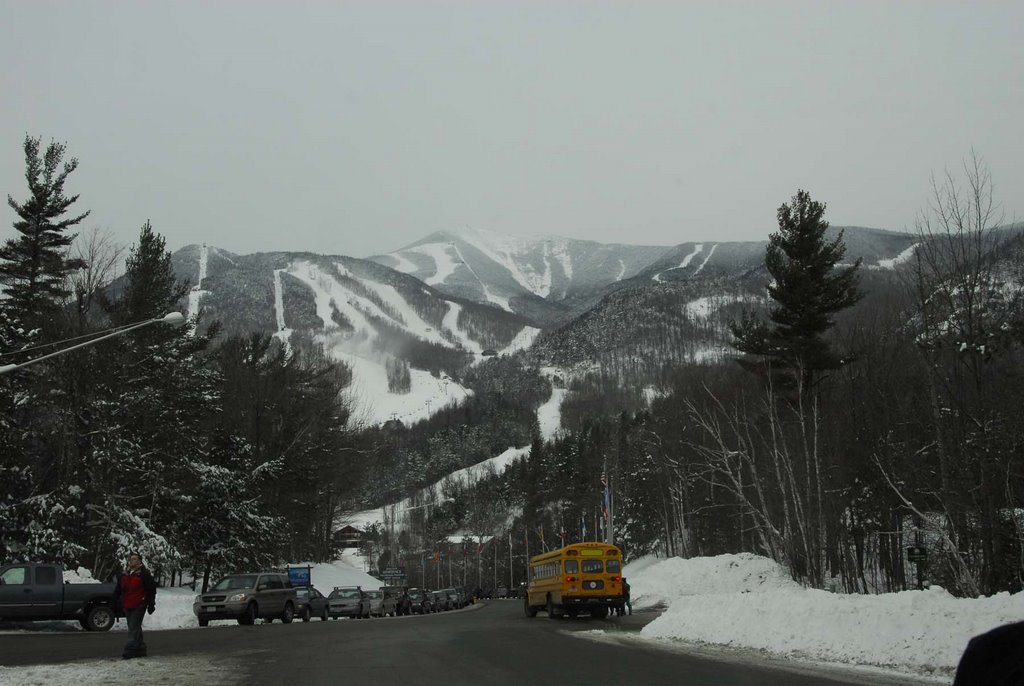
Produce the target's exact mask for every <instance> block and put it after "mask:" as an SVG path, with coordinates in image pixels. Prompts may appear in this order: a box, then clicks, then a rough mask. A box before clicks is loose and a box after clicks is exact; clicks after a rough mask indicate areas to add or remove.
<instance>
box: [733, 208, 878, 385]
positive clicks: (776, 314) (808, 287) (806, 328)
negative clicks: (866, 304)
mask: <svg viewBox="0 0 1024 686" xmlns="http://www.w3.org/2000/svg"><path fill="white" fill-rule="evenodd" d="M824 215H825V205H824V204H823V203H820V202H817V201H815V200H812V199H811V196H810V194H809V193H807V192H806V191H803V190H799V191H797V194H796V195H795V196H793V199H792V203H791V204H783V205H782V207H780V208H779V211H778V221H779V230H778V231H777V232H775V233H773V234H772V235H771V236H770V237H769V239H768V248H767V250H766V251H765V266H766V267H767V268H768V271H769V273H770V274H771V275H772V277H773V279H774V281H773V283H771V284H769V286H768V294H769V296H771V298H772V299H773V300H774V301H775V303H776V305H775V307H773V308H772V310H771V313H770V315H769V318H770V319H771V321H772V323H773V325H774V326H771V327H769V325H768V324H767V323H765V322H761V321H758V320H756V319H753V318H748V317H745V318H744V319H743V321H742V322H741V323H740V324H735V323H733V324H732V325H731V328H732V332H733V335H734V336H735V337H736V339H735V341H734V342H733V347H735V348H736V349H737V350H739V351H741V352H744V353H748V354H752V355H759V356H762V357H766V358H769V359H771V360H773V361H774V362H776V363H777V364H778V365H780V366H781V367H783V368H790V369H794V370H798V373H799V375H800V377H801V378H800V380H801V382H802V383H803V385H804V387H805V388H806V387H810V386H812V385H813V380H814V378H815V373H816V372H818V371H820V370H825V369H834V368H836V367H838V366H839V363H840V359H839V357H838V356H837V355H836V354H835V352H834V351H833V350H832V347H831V345H830V344H829V342H828V341H827V340H826V339H825V338H824V334H825V332H826V331H828V330H829V329H830V328H832V327H833V326H834V325H835V320H834V319H833V316H834V315H835V314H836V313H837V312H839V311H841V310H844V309H846V308H848V307H850V306H852V305H854V304H855V303H856V302H857V301H859V300H860V299H861V298H862V297H863V293H861V292H860V291H859V290H858V289H857V282H858V276H857V270H858V269H859V267H860V260H859V259H858V260H857V262H856V263H855V264H853V265H852V266H849V267H845V268H842V269H837V268H836V265H837V264H838V263H839V261H840V260H842V258H843V255H844V254H845V253H846V246H845V244H844V243H843V234H842V232H840V234H839V236H838V237H837V238H836V239H835V240H833V241H831V242H826V241H825V231H826V229H828V222H827V221H825V219H824Z"/></svg>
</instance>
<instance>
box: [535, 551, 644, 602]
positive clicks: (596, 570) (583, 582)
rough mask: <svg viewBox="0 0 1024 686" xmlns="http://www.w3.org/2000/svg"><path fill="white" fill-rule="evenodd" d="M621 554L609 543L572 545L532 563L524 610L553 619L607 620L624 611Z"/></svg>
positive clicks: (544, 555) (544, 554)
mask: <svg viewBox="0 0 1024 686" xmlns="http://www.w3.org/2000/svg"><path fill="white" fill-rule="evenodd" d="M623 602H624V598H623V595H622V551H621V550H619V549H618V547H616V546H614V545H610V544H608V543H597V542H592V543H573V544H572V545H567V546H565V547H564V548H559V549H558V550H552V551H551V552H547V553H543V554H541V555H537V556H536V557H533V558H531V559H530V581H529V584H528V585H527V587H526V597H525V599H524V601H523V603H524V604H523V610H524V611H525V612H526V616H527V617H534V616H536V614H537V612H538V611H540V610H544V611H546V612H547V613H548V616H549V617H551V618H555V617H560V616H562V615H563V614H564V615H568V616H570V617H575V616H576V615H577V614H578V613H580V612H589V613H590V615H591V616H592V617H607V616H608V612H609V611H610V610H615V609H618V608H621V607H622V605H623Z"/></svg>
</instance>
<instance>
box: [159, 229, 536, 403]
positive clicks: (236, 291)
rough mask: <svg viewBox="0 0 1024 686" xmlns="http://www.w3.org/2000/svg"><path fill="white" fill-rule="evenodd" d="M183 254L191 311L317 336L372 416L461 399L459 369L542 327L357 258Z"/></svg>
mask: <svg viewBox="0 0 1024 686" xmlns="http://www.w3.org/2000/svg"><path fill="white" fill-rule="evenodd" d="M173 262H174V265H175V269H176V271H177V273H178V275H179V278H182V279H185V280H188V281H189V282H190V283H191V284H192V285H193V286H192V291H191V292H190V294H189V296H188V302H187V310H188V311H187V314H188V316H190V317H192V316H199V317H200V326H206V325H209V324H210V323H211V322H213V321H215V320H216V321H219V322H220V323H221V324H222V326H223V327H224V329H225V330H226V332H227V333H229V334H231V333H236V334H243V335H247V334H250V333H252V332H264V333H271V334H273V336H274V337H275V338H277V339H278V340H279V341H280V342H281V344H282V345H284V346H286V347H291V346H293V345H301V344H302V343H303V342H305V341H314V342H316V343H319V344H321V345H322V346H323V348H324V350H325V351H326V352H327V353H328V354H329V355H331V356H332V357H333V358H335V359H338V360H342V361H344V362H345V363H346V364H347V365H348V366H349V367H350V368H351V369H352V372H353V377H354V378H353V384H352V393H353V395H354V396H356V398H357V399H358V402H357V403H356V406H357V408H358V411H359V412H360V414H361V417H360V418H361V419H363V420H365V421H366V422H367V423H381V422H384V421H387V420H388V419H401V420H403V421H405V422H408V421H415V420H416V419H420V418H423V417H426V416H429V415H430V414H431V413H432V412H436V411H437V410H439V409H441V408H442V407H444V406H446V405H451V404H454V403H458V402H459V401H460V400H461V399H463V398H465V397H466V395H467V394H468V390H467V389H465V388H463V387H462V386H461V385H459V384H458V383H457V381H455V379H454V378H453V374H452V373H451V372H452V371H453V370H455V369H458V368H461V367H463V366H464V365H465V364H467V363H468V362H471V361H472V360H473V359H477V358H478V357H479V356H481V355H482V354H483V353H484V352H485V351H487V352H490V351H492V350H493V351H495V352H496V353H497V354H502V353H507V352H513V351H515V350H518V349H522V348H526V347H529V345H530V344H531V343H532V342H533V339H534V338H535V337H536V335H537V334H538V333H539V330H538V329H537V328H535V327H532V326H530V325H529V324H528V322H527V321H526V320H525V319H523V318H522V317H520V316H518V315H516V314H513V313H510V312H507V311H505V310H502V309H500V308H497V307H493V306H488V305H482V304H478V303H475V302H472V301H468V300H463V299H460V298H456V297H454V296H450V295H445V294H443V293H441V292H439V291H437V290H435V289H434V288H432V287H431V286H429V285H427V284H424V283H423V282H422V281H420V280H418V279H416V278H413V277H411V276H408V275H406V274H402V273H400V272H396V271H395V270H393V269H390V268H388V267H385V266H383V265H380V264H377V263H375V262H370V261H367V260H361V259H356V258H352V257H345V256H324V255H315V254H312V253H257V254H253V255H245V256H240V255H235V254H232V253H229V252H227V251H224V250H220V249H218V248H215V247H210V246H205V245H204V246H197V245H192V246H188V247H186V248H182V249H181V250H179V251H178V252H176V253H175V254H174V255H173Z"/></svg>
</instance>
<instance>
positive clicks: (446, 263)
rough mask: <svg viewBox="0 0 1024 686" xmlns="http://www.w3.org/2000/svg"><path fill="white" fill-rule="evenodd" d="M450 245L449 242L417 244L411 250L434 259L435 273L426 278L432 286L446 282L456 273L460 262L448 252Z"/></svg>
mask: <svg viewBox="0 0 1024 686" xmlns="http://www.w3.org/2000/svg"><path fill="white" fill-rule="evenodd" d="M448 247H449V246H448V245H447V244H445V245H441V244H440V243H427V244H425V245H417V246H416V247H415V248H412V249H411V250H410V252H418V253H420V254H421V255H426V256H427V257H429V258H430V259H432V260H433V261H434V275H433V276H430V277H428V278H426V279H424V281H426V282H427V283H428V284H430V285H431V286H436V285H437V284H439V283H444V282H445V281H446V280H447V279H448V277H449V276H451V275H452V274H454V273H455V269H456V268H457V267H458V266H459V265H458V262H456V261H455V260H454V259H453V258H452V256H451V254H450V253H449V252H448ZM414 271H415V269H414Z"/></svg>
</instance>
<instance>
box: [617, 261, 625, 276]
mask: <svg viewBox="0 0 1024 686" xmlns="http://www.w3.org/2000/svg"><path fill="white" fill-rule="evenodd" d="M625 275H626V263H625V262H623V261H622V260H619V275H618V276H616V277H615V280H616V281H622V277H623V276H625Z"/></svg>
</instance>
